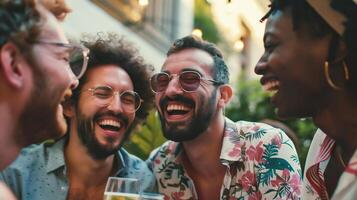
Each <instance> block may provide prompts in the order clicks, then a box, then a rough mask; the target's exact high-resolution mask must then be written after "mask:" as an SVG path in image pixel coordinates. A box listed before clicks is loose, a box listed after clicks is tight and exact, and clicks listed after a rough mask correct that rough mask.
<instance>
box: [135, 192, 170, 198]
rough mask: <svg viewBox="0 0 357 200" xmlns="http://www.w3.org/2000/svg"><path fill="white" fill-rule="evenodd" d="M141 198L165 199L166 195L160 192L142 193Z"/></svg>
mask: <svg viewBox="0 0 357 200" xmlns="http://www.w3.org/2000/svg"><path fill="white" fill-rule="evenodd" d="M140 200H164V195H162V194H158V193H147V192H145V193H141V195H140Z"/></svg>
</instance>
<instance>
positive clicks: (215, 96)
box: [148, 36, 301, 200]
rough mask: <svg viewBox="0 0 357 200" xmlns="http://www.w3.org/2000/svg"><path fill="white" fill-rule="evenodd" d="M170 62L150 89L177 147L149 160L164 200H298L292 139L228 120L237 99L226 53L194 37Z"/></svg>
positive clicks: (179, 44)
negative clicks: (227, 111)
mask: <svg viewBox="0 0 357 200" xmlns="http://www.w3.org/2000/svg"><path fill="white" fill-rule="evenodd" d="M167 56H168V57H167V59H166V61H165V62H164V64H163V67H162V71H161V72H160V73H157V74H155V75H153V76H152V78H151V87H152V90H153V91H154V92H155V93H156V97H155V102H156V107H157V109H158V112H159V115H160V119H161V125H162V129H163V133H164V136H165V137H166V138H167V139H169V140H172V141H168V142H166V143H165V144H163V145H162V146H161V147H159V148H158V149H157V150H155V151H154V152H152V154H151V156H150V158H149V160H148V162H149V165H150V167H151V168H152V170H153V172H154V174H155V176H156V180H157V183H158V188H159V192H160V193H163V194H165V196H166V198H165V199H173V200H175V199H177V200H178V199H205V200H207V199H214V200H217V199H230V200H232V199H275V198H280V199H298V198H299V197H300V184H301V169H300V164H299V160H298V156H297V153H296V150H295V148H294V145H293V143H292V141H291V140H290V139H289V138H288V137H287V136H286V135H285V133H284V132H283V131H281V130H280V129H276V128H273V127H271V126H269V125H266V124H263V123H255V122H246V121H238V122H232V121H231V120H229V119H228V118H226V117H225V116H224V108H225V106H226V105H227V104H228V102H229V100H230V99H231V97H232V94H233V91H232V88H231V86H229V85H228V82H229V78H228V77H229V74H228V68H227V66H226V64H225V63H224V61H223V59H222V54H221V52H220V50H219V49H218V48H217V47H216V46H215V45H213V44H211V43H209V42H207V41H203V40H202V39H200V38H196V37H194V36H187V37H184V38H182V39H179V40H177V41H175V42H174V44H173V46H172V47H171V48H170V49H169V51H168V53H167Z"/></svg>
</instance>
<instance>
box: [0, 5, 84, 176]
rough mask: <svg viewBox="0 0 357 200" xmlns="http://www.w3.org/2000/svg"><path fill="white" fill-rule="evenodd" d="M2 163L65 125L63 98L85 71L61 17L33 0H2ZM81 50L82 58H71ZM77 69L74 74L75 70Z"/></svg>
mask: <svg viewBox="0 0 357 200" xmlns="http://www.w3.org/2000/svg"><path fill="white" fill-rule="evenodd" d="M0 19H1V22H0V32H1V35H0V45H1V46H0V115H1V120H0V127H1V130H0V148H1V149H0V169H4V168H5V167H6V166H7V165H8V164H10V163H11V162H12V161H13V160H14V159H15V157H16V156H17V155H18V153H19V151H20V149H21V148H22V147H24V146H27V145H29V144H32V143H38V142H41V141H44V140H46V139H49V138H57V137H59V136H61V135H63V134H64V132H65V131H66V128H67V126H66V123H65V120H64V117H63V114H62V105H61V103H62V102H63V101H64V100H65V99H66V98H69V97H70V95H71V89H73V88H75V87H76V86H77V85H78V80H77V78H78V77H77V78H76V77H75V75H78V76H80V74H76V72H77V70H80V71H82V72H84V71H85V68H86V64H85V62H84V61H85V60H84V54H83V52H84V51H85V50H84V49H82V48H80V47H77V46H74V45H71V44H69V43H68V40H67V38H66V37H65V35H64V32H63V30H62V28H61V27H60V25H59V24H58V21H57V20H56V18H55V17H54V16H53V15H52V14H51V13H50V12H49V11H47V10H46V9H45V8H44V7H42V6H41V5H40V4H37V3H36V2H35V1H31V0H17V1H0ZM76 53H79V55H82V56H79V57H80V58H81V61H82V62H78V63H77V64H79V63H80V65H72V63H70V61H73V60H71V59H72V58H73V57H72V56H73V55H75V54H76ZM74 72H75V74H73V73H74Z"/></svg>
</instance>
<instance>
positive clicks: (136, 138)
mask: <svg viewBox="0 0 357 200" xmlns="http://www.w3.org/2000/svg"><path fill="white" fill-rule="evenodd" d="M165 140H166V139H165V138H164V136H163V135H162V131H161V124H160V120H159V117H158V114H157V112H156V111H152V112H150V114H149V116H148V118H147V120H146V122H145V123H143V124H142V125H140V126H138V128H137V129H136V130H135V131H134V132H133V133H132V134H131V137H130V139H129V140H127V141H126V143H125V144H124V148H125V149H126V150H127V151H129V152H130V153H132V154H134V155H136V156H138V157H139V158H141V159H143V160H146V159H147V158H148V156H149V155H150V152H151V151H152V150H154V149H155V148H156V147H158V146H160V145H161V144H162V143H164V141H165Z"/></svg>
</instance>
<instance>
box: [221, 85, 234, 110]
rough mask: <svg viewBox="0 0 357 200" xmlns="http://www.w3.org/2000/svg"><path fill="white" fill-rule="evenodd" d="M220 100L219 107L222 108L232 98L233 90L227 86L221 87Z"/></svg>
mask: <svg viewBox="0 0 357 200" xmlns="http://www.w3.org/2000/svg"><path fill="white" fill-rule="evenodd" d="M220 92H221V98H220V99H219V102H218V103H219V106H220V107H222V108H224V107H225V106H226V105H227V104H228V102H229V101H230V100H231V98H232V96H233V88H232V87H231V86H229V85H223V86H221V87H220Z"/></svg>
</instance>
